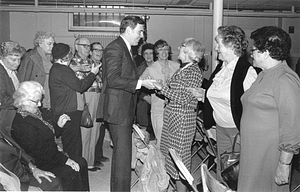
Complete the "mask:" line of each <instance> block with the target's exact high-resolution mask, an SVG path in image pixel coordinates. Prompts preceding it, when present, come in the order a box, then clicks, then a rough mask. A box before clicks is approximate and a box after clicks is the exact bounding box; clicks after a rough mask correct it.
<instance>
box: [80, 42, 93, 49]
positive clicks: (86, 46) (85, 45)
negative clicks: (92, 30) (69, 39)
mask: <svg viewBox="0 0 300 192" xmlns="http://www.w3.org/2000/svg"><path fill="white" fill-rule="evenodd" d="M77 45H81V46H83V47H84V48H85V49H90V45H89V44H80V43H77Z"/></svg>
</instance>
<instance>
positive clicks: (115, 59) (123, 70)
mask: <svg viewBox="0 0 300 192" xmlns="http://www.w3.org/2000/svg"><path fill="white" fill-rule="evenodd" d="M137 82H138V74H137V68H136V65H135V62H134V60H133V59H132V57H131V55H130V52H129V50H128V48H127V46H126V44H125V42H124V40H123V39H122V37H118V38H117V39H116V40H114V41H113V42H112V43H110V44H109V45H108V46H107V47H106V48H105V50H104V53H103V84H104V85H103V89H102V91H101V93H102V95H101V100H102V101H100V102H99V106H98V107H99V108H101V109H102V113H103V117H102V118H103V119H104V120H105V121H107V122H108V123H113V124H121V123H122V122H123V121H124V120H125V119H127V118H129V119H133V117H134V113H135V107H136V99H137V98H136V94H135V93H136V86H137ZM100 111H101V110H100ZM98 112H99V109H98ZM97 117H98V118H101V115H100V116H99V115H97Z"/></svg>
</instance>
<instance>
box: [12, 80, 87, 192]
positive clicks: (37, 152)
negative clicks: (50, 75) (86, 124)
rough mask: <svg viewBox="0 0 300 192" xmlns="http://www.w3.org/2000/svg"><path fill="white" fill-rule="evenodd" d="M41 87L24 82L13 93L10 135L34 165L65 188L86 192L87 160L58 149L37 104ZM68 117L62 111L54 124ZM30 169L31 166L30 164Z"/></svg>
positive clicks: (41, 94)
mask: <svg viewBox="0 0 300 192" xmlns="http://www.w3.org/2000/svg"><path fill="white" fill-rule="evenodd" d="M43 94H44V89H43V87H42V86H41V84H39V83H38V82H36V81H24V82H22V83H21V84H20V86H19V88H18V89H17V90H16V92H15V93H14V95H13V99H14V106H15V107H16V108H17V114H16V116H15V118H14V121H13V124H12V131H11V134H12V137H13V138H14V139H15V141H16V142H17V143H18V144H19V145H20V146H21V148H22V149H24V150H25V152H26V153H27V154H28V155H30V156H31V157H33V158H34V159H35V165H36V166H37V167H39V168H40V169H42V170H45V171H49V172H51V173H53V174H54V175H55V176H56V177H57V178H58V179H60V180H61V182H62V186H63V189H64V190H65V191H77V190H80V191H88V190H89V180H88V171H87V163H86V161H85V159H84V158H82V157H80V156H76V155H73V154H67V153H65V152H64V151H61V150H59V149H58V146H57V144H56V143H55V140H54V128H53V126H52V125H51V122H48V121H46V120H45V119H44V115H45V114H43V113H42V112H41V111H40V110H39V108H38V107H40V106H41V99H42V96H43ZM70 120H71V119H70V117H69V116H68V115H66V114H62V115H61V116H60V117H59V119H58V121H57V124H58V125H59V126H60V127H63V126H64V125H65V124H66V123H67V121H70ZM31 169H32V170H34V169H35V167H31Z"/></svg>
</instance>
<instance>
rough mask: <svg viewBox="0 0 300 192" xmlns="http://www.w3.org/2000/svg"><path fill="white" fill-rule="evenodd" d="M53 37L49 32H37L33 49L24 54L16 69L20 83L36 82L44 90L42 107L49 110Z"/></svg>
mask: <svg viewBox="0 0 300 192" xmlns="http://www.w3.org/2000/svg"><path fill="white" fill-rule="evenodd" d="M54 42H55V35H54V33H52V32H50V31H46V32H45V31H38V32H37V33H36V34H35V37H34V40H33V44H34V48H33V49H32V50H30V51H28V52H26V53H25V54H24V56H23V57H22V61H21V65H20V67H19V69H18V74H19V77H20V82H23V81H30V80H32V81H37V82H39V83H40V84H41V85H42V86H43V87H44V89H45V96H44V98H43V100H42V106H43V107H44V108H46V109H50V94H49V85H48V82H49V81H48V79H49V70H50V68H51V66H52V62H51V50H52V48H53V46H54Z"/></svg>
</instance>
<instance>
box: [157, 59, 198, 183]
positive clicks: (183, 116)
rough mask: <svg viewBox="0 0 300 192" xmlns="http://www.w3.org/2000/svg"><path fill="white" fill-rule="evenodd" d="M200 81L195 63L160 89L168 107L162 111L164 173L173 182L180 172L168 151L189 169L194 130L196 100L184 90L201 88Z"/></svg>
mask: <svg viewBox="0 0 300 192" xmlns="http://www.w3.org/2000/svg"><path fill="white" fill-rule="evenodd" d="M202 79H203V77H202V71H201V70H200V69H199V67H198V65H197V64H192V65H189V66H186V67H185V68H183V69H179V70H178V71H177V72H175V74H174V75H173V76H172V77H171V79H170V80H169V81H167V86H164V87H163V89H162V90H161V93H162V94H163V95H165V96H166V98H167V99H168V104H167V106H166V108H165V111H164V123H163V130H162V138H161V146H160V149H161V152H162V153H163V155H164V156H165V157H166V169H167V172H168V173H169V174H170V176H171V177H172V178H174V179H176V180H178V179H179V173H178V170H177V167H176V165H175V164H174V163H173V160H172V157H171V156H170V154H169V151H168V149H169V148H173V149H175V150H176V152H177V153H178V155H179V156H180V157H181V158H182V162H183V163H184V165H185V166H186V167H187V169H188V170H190V169H191V146H192V142H193V137H194V135H195V130H196V116H197V112H196V109H197V104H198V100H197V99H196V98H195V97H194V96H193V95H192V93H191V92H189V91H188V90H187V89H186V88H188V87H193V88H199V87H201V84H202Z"/></svg>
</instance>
